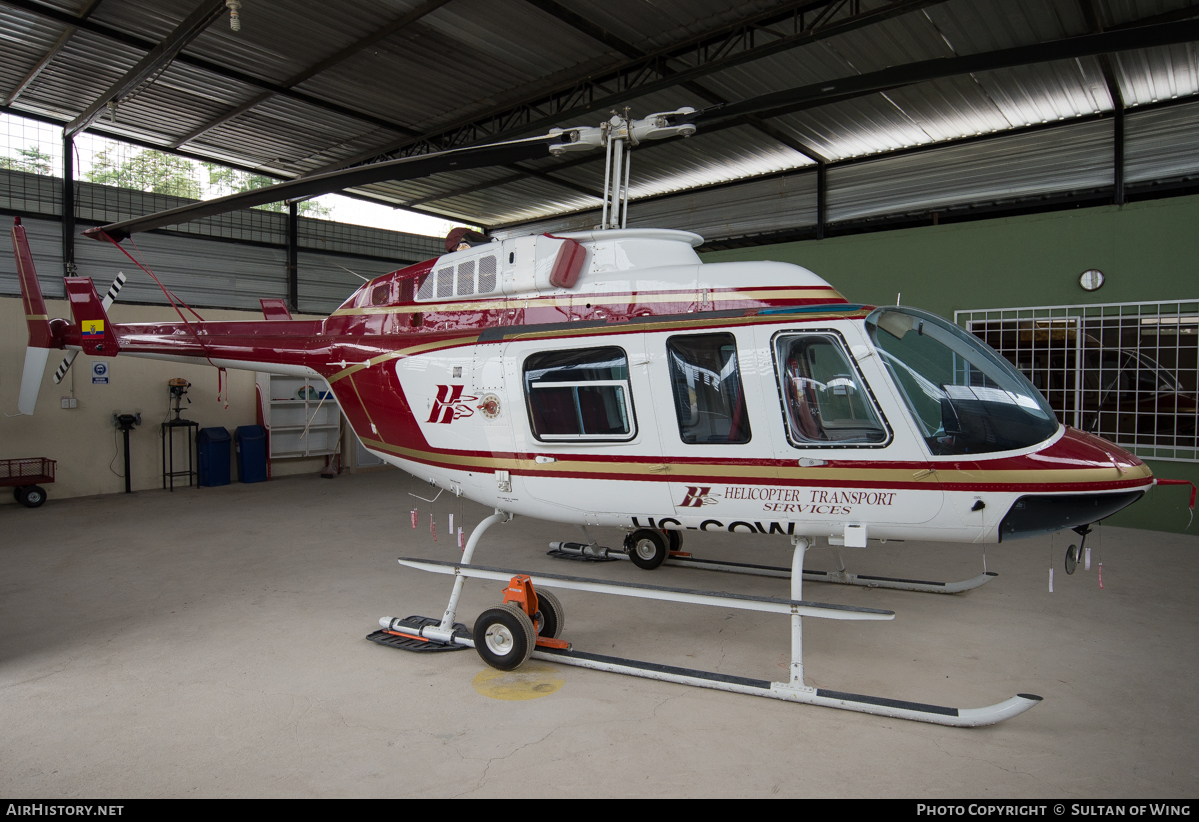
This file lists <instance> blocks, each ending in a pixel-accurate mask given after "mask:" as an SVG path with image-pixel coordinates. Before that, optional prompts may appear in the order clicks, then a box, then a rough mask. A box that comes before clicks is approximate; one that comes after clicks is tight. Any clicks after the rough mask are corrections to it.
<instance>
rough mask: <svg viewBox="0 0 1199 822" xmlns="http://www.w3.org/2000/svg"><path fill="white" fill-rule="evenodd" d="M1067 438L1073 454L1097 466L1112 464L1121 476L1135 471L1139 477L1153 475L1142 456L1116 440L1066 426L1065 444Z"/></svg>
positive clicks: (1063, 440) (1063, 439) (1063, 438)
mask: <svg viewBox="0 0 1199 822" xmlns="http://www.w3.org/2000/svg"><path fill="white" fill-rule="evenodd" d="M1067 440H1068V441H1069V446H1070V450H1071V451H1072V452H1073V454H1072V456H1074V457H1075V458H1077V459H1080V460H1082V461H1085V462H1088V463H1090V464H1091V465H1093V466H1094V467H1096V468H1098V467H1100V466H1104V467H1106V466H1109V465H1110V466H1111V467H1113V468H1115V469H1116V471H1117V472H1118V473H1119V474H1120V475H1121V476H1126V475H1128V474H1130V473H1135V474H1136V475H1137V476H1138V477H1139V476H1147V477H1152V476H1153V473H1152V471H1150V470H1149V467H1148V466H1147V465H1145V462H1144V461H1143V460H1142V459H1141V458H1140V457H1138V456H1137V455H1136V454H1133V453H1131V452H1129V451H1126V450H1125V449H1123V448H1121V447H1120V446H1119V445H1116V444H1115V443H1114V442H1108V441H1107V440H1105V439H1103V438H1102V437H1097V436H1095V435H1094V434H1088V433H1087V432H1085V431H1080V430H1078V429H1077V428H1069V427H1067V428H1066V434H1065V436H1063V437H1062V442H1063V444H1065V443H1066V441H1067Z"/></svg>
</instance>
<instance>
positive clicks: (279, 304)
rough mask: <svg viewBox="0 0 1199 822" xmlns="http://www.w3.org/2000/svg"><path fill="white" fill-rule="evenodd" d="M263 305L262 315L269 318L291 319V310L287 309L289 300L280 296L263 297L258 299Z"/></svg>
mask: <svg viewBox="0 0 1199 822" xmlns="http://www.w3.org/2000/svg"><path fill="white" fill-rule="evenodd" d="M258 303H259V305H261V306H262V316H264V317H266V318H267V319H268V320H290V319H291V312H290V311H288V310H287V300H281V299H279V298H278V297H269V298H263V299H261V300H259V301H258Z"/></svg>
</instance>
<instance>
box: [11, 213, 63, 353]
mask: <svg viewBox="0 0 1199 822" xmlns="http://www.w3.org/2000/svg"><path fill="white" fill-rule="evenodd" d="M12 251H13V255H14V256H15V257H16V258H17V278H18V279H19V280H20V281H21V302H22V304H23V305H24V307H25V325H26V326H28V328H29V345H30V346H31V347H33V348H51V347H52V342H51V341H52V340H53V338H54V337H53V335H52V334H51V333H50V317H49V316H48V315H47V314H46V301H45V300H43V299H42V287H41V285H39V284H38V281H37V270H36V269H35V268H34V267H33V254H31V253H30V251H29V240H28V238H26V236H25V226H23V225H21V218H20V217H16V218H14V225H13V227H12Z"/></svg>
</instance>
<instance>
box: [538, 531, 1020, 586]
mask: <svg viewBox="0 0 1199 822" xmlns="http://www.w3.org/2000/svg"><path fill="white" fill-rule="evenodd" d="M547 555H548V556H551V557H554V558H555V559H573V560H583V561H587V562H613V561H615V560H620V559H628V558H629V557H628V554H626V553H624V552H623V551H619V550H617V549H615V548H604V547H601V546H599V545H586V544H584V543H581V542H551V543H550V550H549V551H548V552H547ZM662 564H663V565H676V566H679V567H682V568H695V569H698V570H700V571H723V572H725V573H727V574H748V575H750V576H757V577H777V578H779V579H790V578H791V569H790V568H783V567H781V566H778V565H754V564H752V563H748V562H726V561H724V560H714V559H699V558H698V557H692V556H680V555H678V554H677V553H676V554H672V555H671V556H670V558H668V559H667V560H666V561H665V562H663V563H662ZM997 576H999V574H997V573H996V572H994V571H984V572H983V573H981V574H979V575H978V576H976V577H971V578H970V579H964V580H961V581H960V582H931V581H929V580H923V579H901V578H898V577H876V576H869V575H867V574H851V573H850V572H848V571H846V570H845V569H844V568H842V569H841V570H839V571H804V572H803V578H804V580H805V581H806V582H830V583H836V584H838V585H857V586H859V587H861V588H893V589H895V590H897V591H919V592H921V593H926V594H960V593H961V592H962V591H970V590H973V589H974V588H979V587H981V586H983V585H986V584H987V583H988V582H990V581H991V580H992V579H994V578H995V577H997Z"/></svg>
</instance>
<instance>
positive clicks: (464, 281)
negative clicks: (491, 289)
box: [454, 260, 475, 297]
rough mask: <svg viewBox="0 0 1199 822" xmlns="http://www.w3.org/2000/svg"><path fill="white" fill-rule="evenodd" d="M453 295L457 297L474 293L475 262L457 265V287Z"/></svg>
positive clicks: (469, 261)
mask: <svg viewBox="0 0 1199 822" xmlns="http://www.w3.org/2000/svg"><path fill="white" fill-rule="evenodd" d="M454 293H455V294H457V295H458V296H459V297H462V296H466V295H468V294H474V293H475V261H474V260H467V261H466V262H464V263H459V264H458V285H457V287H456V288H455V289H454Z"/></svg>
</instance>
